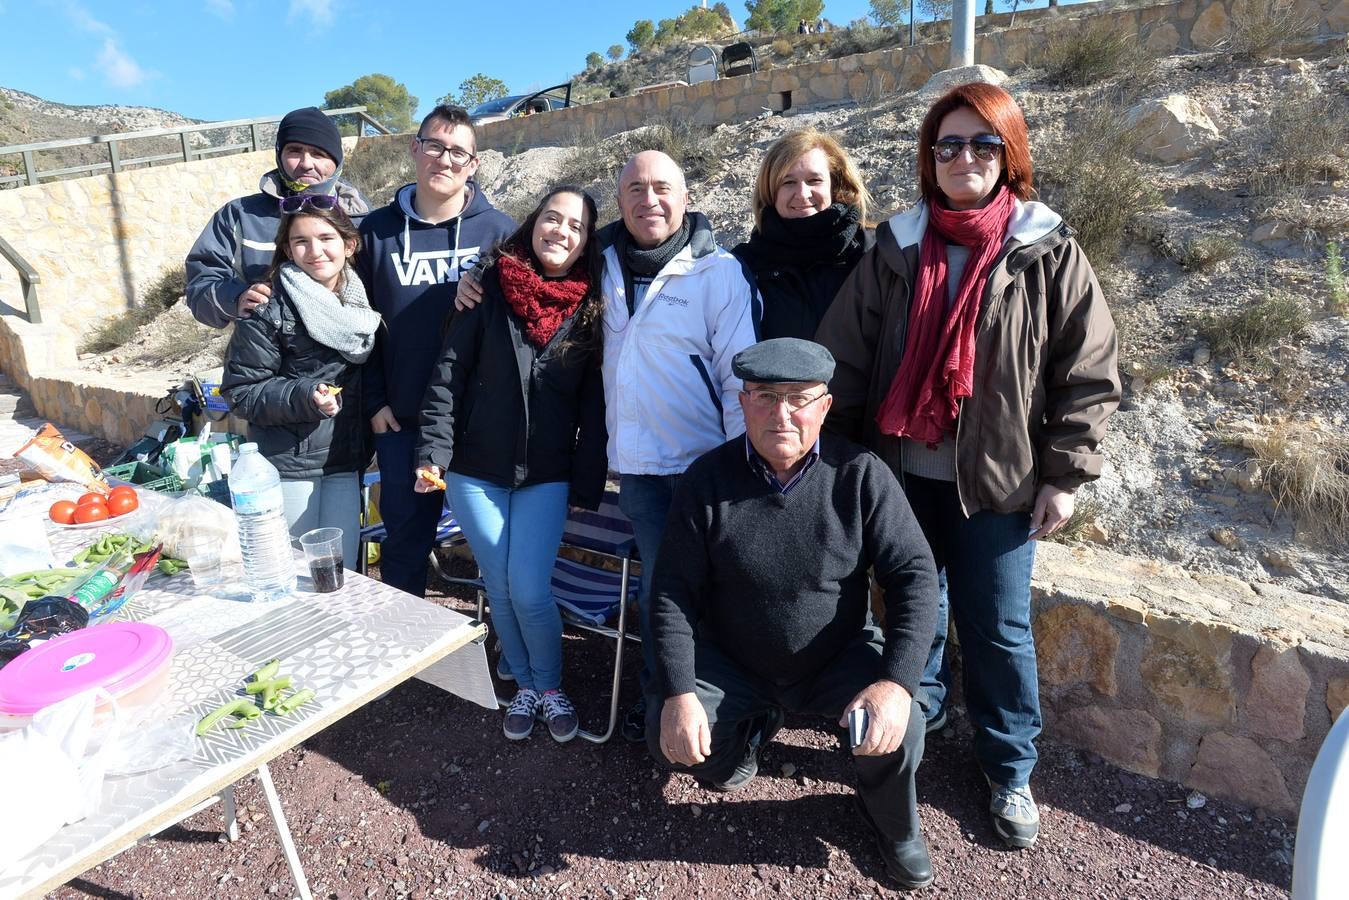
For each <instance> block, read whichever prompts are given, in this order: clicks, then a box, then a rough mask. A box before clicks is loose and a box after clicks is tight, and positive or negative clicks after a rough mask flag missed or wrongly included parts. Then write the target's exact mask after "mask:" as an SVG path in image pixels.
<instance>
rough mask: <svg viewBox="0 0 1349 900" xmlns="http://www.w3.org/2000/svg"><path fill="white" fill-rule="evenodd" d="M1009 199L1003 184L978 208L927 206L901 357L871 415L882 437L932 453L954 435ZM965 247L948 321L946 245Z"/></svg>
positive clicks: (970, 384)
mask: <svg viewBox="0 0 1349 900" xmlns="http://www.w3.org/2000/svg"><path fill="white" fill-rule="evenodd" d="M1015 205H1016V203H1015V200H1014V198H1013V196H1012V193H1011V191H1009V190H1007V187H1006V185H1004V186H1002V187H1001V188H999V189H998V192H997V193H996V194H994V195H993V200H992V201H991V202H990V203H989V204H988V205H987V206H985V207H983V208H982V209H968V210H955V209H946V208H945V207H943V206H941V205H939V204H930V205H929V206H928V215H929V217H930V218H929V219H928V226H927V230H926V231H924V233H923V242H922V244H921V245H919V249H918V278H917V284H915V285H914V291H913V300H912V302H911V305H910V306H909V330H908V336H907V338H906V340H905V343H904V358H903V360H901V362H900V364H899V371H898V372H896V373H895V378H894V381H892V382H891V383H890V390H889V391H888V392H887V393H886V395H885V401H884V402H883V403H881V407H880V409H879V410H878V411H877V413H876V424H878V425H879V426H880V429H881V431H882V433H884V434H892V435H896V436H900V437H907V438H911V439H912V440H915V441H922V442H923V443H925V444H927V445H928V446H929V447H935V446H936V445H937V444H939V443H940V442H941V440H942V435H945V434H954V433H955V427H956V415H957V414H958V413H959V411H960V405H959V401H960V400H961V398H964V397H968V396H970V393H971V391H972V389H973V387H974V326H975V323H976V321H977V320H978V318H979V298H980V297H982V296H983V294H984V285H985V284H986V283H987V282H988V274H989V271H990V270H991V269H992V268H993V260H994V259H996V258H997V256H998V252H999V251H1000V250H1001V249H1002V243H1003V239H1004V238H1005V237H1006V235H1007V223H1008V221H1010V219H1011V218H1012V212H1013V210H1014V209H1015ZM948 242H949V243H953V244H959V245H961V246H962V247H969V248H970V256H969V259H968V260H966V262H965V269H964V271H963V272H962V273H961V276H960V285H959V287H958V288H957V289H956V298H955V303H953V304H952V305H951V311H950V314H949V315H948V314H947V295H948V289H947V285H946V273H947V266H946V245H947V243H948Z"/></svg>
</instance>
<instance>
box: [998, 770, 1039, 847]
mask: <svg viewBox="0 0 1349 900" xmlns="http://www.w3.org/2000/svg"><path fill="white" fill-rule="evenodd" d="M988 787H989V790H991V791H992V797H991V798H990V799H989V801H988V811H989V812H990V813H991V814H992V815H993V830H994V831H996V832H997V833H998V837H1000V838H1002V840H1003V843H1005V844H1006V845H1007V846H1009V847H1013V848H1016V849H1018V850H1024V849H1025V848H1027V847H1031V846H1034V844H1035V839H1036V838H1037V837H1039V836H1040V810H1039V808H1038V807H1037V806H1036V805H1035V798H1034V797H1032V796H1031V792H1030V785H1026V786H1025V787H1006V786H1004V785H1001V784H998V783H997V782H996V781H992V780H989V782H988Z"/></svg>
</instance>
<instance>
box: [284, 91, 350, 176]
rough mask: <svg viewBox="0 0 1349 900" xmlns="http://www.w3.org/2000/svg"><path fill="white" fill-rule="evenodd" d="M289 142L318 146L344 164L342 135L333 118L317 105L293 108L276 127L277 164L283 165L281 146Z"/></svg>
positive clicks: (339, 164) (340, 163) (338, 163)
mask: <svg viewBox="0 0 1349 900" xmlns="http://www.w3.org/2000/svg"><path fill="white" fill-rule="evenodd" d="M287 144H308V145H309V146H311V147H318V148H319V149H320V150H322V151H323V152H324V153H326V154H328V155H329V156H331V157H332V158H333V162H335V163H337V165H338V166H339V167H340V166H341V165H342V135H340V134H338V132H337V126H336V125H334V124H333V120H332V119H330V118H328V117H327V116H325V115H324V114H323V113H322V112H321V111H320V110H319V109H318V108H317V107H313V106H306V107H305V108H304V109H296V110H291V111H290V112H288V113H286V117H285V118H284V119H282V120H281V124H280V125H278V126H277V127H276V165H277V168H279V169H281V170H282V171H283V172H284V171H285V169H284V167H282V165H281V148H282V147H284V146H286V145H287Z"/></svg>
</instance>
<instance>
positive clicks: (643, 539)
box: [618, 475, 679, 690]
mask: <svg viewBox="0 0 1349 900" xmlns="http://www.w3.org/2000/svg"><path fill="white" fill-rule="evenodd" d="M678 481H679V476H678V475H620V476H619V478H618V508H619V509H621V510H622V511H623V515H625V516H627V517H628V520H629V521H631V522H632V533H633V537H634V538H636V540H637V552H638V553H640V554H641V556H642V590H641V593H639V594H638V595H637V628H638V631H639V633H640V634H641V636H642V671H641V672H640V673H639V674H638V683H639V684H640V685H641V686H642V689H643V690H645V689H646V683H647V681H648V680H649V679H650V678H651V673H652V672H654V671H655V670H656V648H655V645H654V644H653V643H652V641H651V599H650V598H651V578H652V576H653V575H655V573H656V556H657V555H658V554H659V553H660V542H661V541H662V540H663V539H664V538H665V520H666V518H667V517H668V516H669V514H670V501H671V500H673V499H674V489H675V484H676V483H677V482H678Z"/></svg>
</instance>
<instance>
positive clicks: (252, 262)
mask: <svg viewBox="0 0 1349 900" xmlns="http://www.w3.org/2000/svg"><path fill="white" fill-rule="evenodd" d="M342 161H343V157H342V136H341V135H340V134H339V133H338V131H337V126H336V125H334V124H333V120H332V119H331V118H329V117H328V116H327V115H325V114H324V113H323V111H322V110H319V109H316V108H315V107H312V106H307V107H305V108H303V109H297V110H293V111H291V112H289V113H287V114H286V116H285V118H283V119H282V120H281V124H280V125H278V126H277V129H276V168H275V169H273V170H272V171H270V172H268V173H267V174H265V175H263V176H262V180H261V182H260V183H259V184H258V193H256V194H250V195H249V196H247V197H240V198H238V199H237V200H231V201H230V202H229V203H226V204H225V205H224V206H222V207H221V208H220V209H219V210H217V211H216V213H215V215H213V216H212V217H211V221H210V223H209V224H208V225H207V226H206V230H204V231H203V232H202V233H201V236H200V237H198V238H197V242H196V243H195V244H193V245H192V250H191V251H190V252H189V253H188V255H187V305H188V308H189V309H191V310H192V314H193V315H194V316H196V317H197V321H199V322H201V323H203V324H205V325H210V326H212V327H215V328H224V327H225V326H226V325H228V324H229V323H230V322H232V321H234V320H235V319H242V318H244V317H246V316H247V315H248V314H249V313H250V312H251V311H252V310H254V309H256V308H257V307H259V306H262V305H263V304H264V303H266V302H267V300H268V298H269V297H271V294H272V290H271V287H270V285H268V284H266V283H265V282H264V281H263V277H264V276H265V274H266V272H267V269H268V267H270V266H271V264H272V254H273V252H274V251H275V249H276V243H275V239H276V230H277V226H278V225H280V223H281V203H282V200H283V198H288V197H302V196H304V195H315V196H319V197H322V198H324V199H323V200H319V201H317V202H320V203H323V202H331V201H330V200H328V198H335V200H336V202H337V205H338V206H340V207H341V208H342V209H343V211H345V212H346V214H347V215H349V216H351V218H352V219H354V220H356V221H359V220H360V217H362V216H364V215H365V214H366V213H368V212H369V211H370V204H369V203H367V202H366V199H365V198H364V197H362V196H361V193H360V191H358V190H356V189H355V188H354V187H352V186H351V185H348V184H346V183H344V182H342V181H341V180H340V178H341V176H342ZM292 202H296V201H292ZM299 202H300V203H301V205H303V201H299ZM298 208H299V207H297V209H298Z"/></svg>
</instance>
